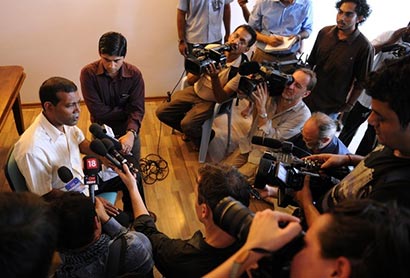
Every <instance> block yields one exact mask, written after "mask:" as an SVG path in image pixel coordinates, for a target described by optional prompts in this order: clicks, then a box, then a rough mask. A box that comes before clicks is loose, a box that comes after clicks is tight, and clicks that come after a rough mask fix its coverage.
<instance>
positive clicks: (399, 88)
mask: <svg viewBox="0 0 410 278" xmlns="http://www.w3.org/2000/svg"><path fill="white" fill-rule="evenodd" d="M409 76H410V56H407V57H404V58H402V59H399V60H397V61H395V62H393V63H391V64H389V65H387V66H384V67H382V68H381V69H379V70H378V71H376V72H374V73H372V74H370V76H369V80H368V82H367V83H368V84H366V86H365V87H366V93H367V94H368V95H370V96H371V97H372V112H371V114H370V116H369V118H368V122H369V124H371V125H372V126H373V127H374V128H375V131H376V135H377V140H378V142H379V143H380V144H381V145H380V146H379V147H377V148H376V149H375V150H373V152H371V153H370V154H369V155H368V156H366V157H365V158H364V159H363V157H361V156H358V155H349V154H348V155H331V154H326V155H325V154H322V155H316V156H312V157H311V158H312V159H319V160H322V161H324V163H323V165H322V168H330V167H340V166H346V165H356V167H355V169H354V170H353V171H352V172H351V173H350V174H349V175H347V176H346V177H345V178H344V179H343V180H341V181H340V183H338V184H337V185H336V186H334V187H333V188H332V189H331V190H330V191H329V192H328V193H327V194H326V195H325V197H324V199H323V202H322V206H321V208H322V209H324V210H326V209H327V208H329V207H333V206H334V205H336V204H338V203H340V202H342V201H343V200H346V199H364V198H369V199H375V200H378V201H382V202H387V201H392V200H394V201H396V202H397V203H398V204H399V205H403V206H406V207H410V110H409V108H408V104H409V103H410V90H409V87H410V79H409ZM386 80H388V82H386ZM295 198H296V200H297V201H298V203H299V205H300V206H301V208H302V209H303V211H304V214H305V216H306V220H307V223H308V225H310V224H311V223H313V221H315V219H316V218H317V217H318V216H319V211H318V210H317V209H316V207H315V206H314V205H313V200H312V196H311V192H310V188H309V179H308V178H306V179H305V185H304V187H303V189H302V190H301V191H298V192H296V195H295Z"/></svg>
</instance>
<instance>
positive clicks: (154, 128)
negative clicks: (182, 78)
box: [0, 101, 266, 238]
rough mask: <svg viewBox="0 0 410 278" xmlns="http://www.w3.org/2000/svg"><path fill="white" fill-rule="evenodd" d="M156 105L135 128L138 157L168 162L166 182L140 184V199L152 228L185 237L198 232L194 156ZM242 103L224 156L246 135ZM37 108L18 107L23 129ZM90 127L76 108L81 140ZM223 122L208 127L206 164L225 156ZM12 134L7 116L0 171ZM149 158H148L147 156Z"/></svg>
mask: <svg viewBox="0 0 410 278" xmlns="http://www.w3.org/2000/svg"><path fill="white" fill-rule="evenodd" d="M159 103H160V101H148V102H146V113H145V117H144V121H143V124H142V129H141V133H140V134H141V145H142V148H141V155H142V157H146V156H147V155H149V154H157V155H160V156H161V157H162V159H164V160H165V161H167V163H168V167H169V175H168V177H167V178H166V179H164V180H162V181H158V182H156V183H155V184H153V185H145V196H146V201H147V206H148V207H149V210H151V211H153V212H155V213H156V214H157V217H158V221H157V224H158V228H159V229H160V230H161V231H163V232H165V233H166V234H168V235H169V236H170V237H178V238H188V237H190V236H191V235H192V234H193V233H194V232H195V231H196V230H198V229H199V228H201V225H200V223H199V222H198V220H197V218H196V216H195V213H194V209H193V208H194V197H193V196H194V195H193V194H194V193H193V188H194V186H195V178H196V174H197V169H198V166H199V165H200V164H199V163H198V152H196V151H194V150H193V148H192V145H191V143H186V142H184V141H182V140H181V136H180V134H178V133H175V134H172V133H171V129H170V128H169V127H167V126H164V125H161V124H160V122H159V121H158V119H157V118H156V116H155V109H156V108H157V106H158V104H159ZM245 105H246V103H245V102H244V101H241V102H240V103H239V106H238V107H236V106H235V107H234V115H233V126H232V140H231V145H230V148H229V151H232V150H233V149H234V148H236V147H237V142H238V138H240V137H242V136H244V134H246V132H247V130H248V128H249V125H250V120H249V119H244V118H242V117H241V116H240V111H241V110H242V109H243V108H244V106H245ZM40 111H41V108H40V107H36V108H24V110H23V114H24V121H25V126H26V127H27V126H29V125H30V124H31V122H32V121H33V120H34V118H35V117H36V116H37V115H38V114H39V113H40ZM89 125H90V120H89V113H88V111H87V109H86V107H85V106H84V105H83V106H82V111H81V118H80V121H79V123H78V126H79V127H80V128H81V130H83V132H84V133H85V135H86V137H87V138H89V139H90V138H91V134H90V132H89V131H88V127H89ZM226 127H227V118H226V116H221V117H219V118H217V119H216V120H215V122H214V127H213V128H214V130H215V131H216V137H215V138H214V140H212V142H211V143H210V146H209V151H208V156H207V161H208V162H219V161H220V160H221V159H222V158H223V157H224V155H225V149H226V136H227V129H226ZM17 139H18V134H17V131H16V128H15V124H14V119H13V116H12V114H11V115H9V117H8V119H7V123H6V124H5V126H4V128H3V130H2V131H1V132H0V167H1V169H3V168H4V164H5V160H6V156H7V153H8V151H9V149H10V147H11V146H12V145H13V144H14V143H15V142H16V141H17ZM150 157H151V156H150ZM0 191H10V188H9V186H8V184H7V181H6V180H5V176H4V172H3V171H0ZM264 206H266V205H264V204H263V203H258V202H256V201H255V202H253V203H252V208H253V209H259V208H263V207H264Z"/></svg>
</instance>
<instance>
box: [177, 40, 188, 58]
mask: <svg viewBox="0 0 410 278" xmlns="http://www.w3.org/2000/svg"><path fill="white" fill-rule="evenodd" d="M178 50H179V53H181V55H182V56H184V57H187V56H188V45H187V44H186V42H184V41H180V42H179V43H178Z"/></svg>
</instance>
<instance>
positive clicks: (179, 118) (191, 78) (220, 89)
mask: <svg viewBox="0 0 410 278" xmlns="http://www.w3.org/2000/svg"><path fill="white" fill-rule="evenodd" d="M255 40H256V33H255V31H254V30H253V29H252V27H250V26H249V25H240V26H239V27H238V28H236V29H235V31H234V32H233V33H232V34H231V35H230V36H229V40H228V45H230V46H231V50H230V51H226V52H225V53H224V54H225V55H226V61H227V66H226V67H223V68H220V67H219V65H215V64H214V63H210V64H209V65H208V66H207V68H206V72H205V73H204V74H200V75H194V74H192V73H188V75H187V77H188V83H189V84H191V85H192V86H189V87H187V88H185V89H184V90H182V91H177V92H176V93H175V94H174V95H172V98H171V100H170V101H169V102H164V103H163V104H162V105H161V106H159V107H158V109H157V111H156V114H157V117H158V119H159V120H160V121H161V122H163V123H165V124H166V125H169V126H170V127H172V128H174V129H176V130H178V131H180V132H182V133H183V134H184V137H183V139H184V140H186V141H188V140H191V141H192V142H193V143H194V145H195V147H196V148H198V149H199V146H200V143H201V134H202V124H203V123H204V122H205V121H206V120H207V119H209V118H210V117H211V116H212V113H213V108H214V106H215V103H221V102H223V101H225V100H227V99H229V98H230V97H232V96H233V95H234V93H235V91H236V90H237V88H238V85H239V80H240V75H239V74H238V68H239V65H240V64H241V63H242V62H244V61H246V60H247V58H246V55H245V54H244V53H245V52H247V51H248V50H249V48H250V47H251V46H252V45H253V44H254V42H255Z"/></svg>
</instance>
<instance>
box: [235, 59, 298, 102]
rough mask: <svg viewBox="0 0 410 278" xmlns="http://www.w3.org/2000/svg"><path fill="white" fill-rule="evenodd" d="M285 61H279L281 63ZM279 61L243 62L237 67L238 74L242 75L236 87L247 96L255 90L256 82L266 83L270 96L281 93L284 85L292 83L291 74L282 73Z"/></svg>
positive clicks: (293, 62) (293, 61) (295, 61)
mask: <svg viewBox="0 0 410 278" xmlns="http://www.w3.org/2000/svg"><path fill="white" fill-rule="evenodd" d="M298 62H299V61H298V60H292V61H287V62H286V63H289V64H295V63H298ZM283 63H285V62H281V64H282V65H283ZM278 64H279V63H263V64H262V65H259V63H258V62H247V63H243V64H242V65H241V66H240V67H239V74H240V75H242V76H241V79H240V81H239V87H238V89H239V90H240V91H242V92H243V93H244V94H245V95H247V96H248V97H249V96H250V95H251V94H252V92H254V91H255V90H256V87H257V86H258V84H261V83H264V82H265V83H266V85H267V87H268V91H269V95H270V96H278V95H280V94H282V91H283V89H284V88H285V86H286V85H290V84H292V83H293V81H294V80H293V76H292V75H290V74H286V73H283V72H281V71H280V70H279V68H280V66H279V65H278Z"/></svg>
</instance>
